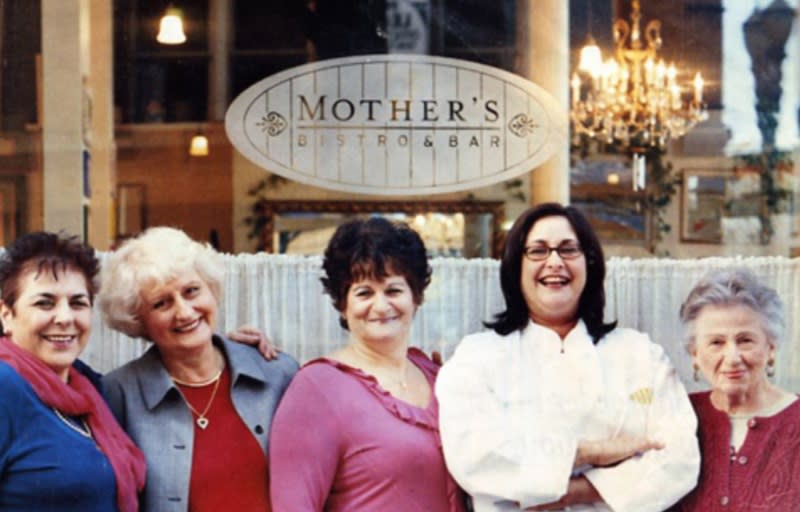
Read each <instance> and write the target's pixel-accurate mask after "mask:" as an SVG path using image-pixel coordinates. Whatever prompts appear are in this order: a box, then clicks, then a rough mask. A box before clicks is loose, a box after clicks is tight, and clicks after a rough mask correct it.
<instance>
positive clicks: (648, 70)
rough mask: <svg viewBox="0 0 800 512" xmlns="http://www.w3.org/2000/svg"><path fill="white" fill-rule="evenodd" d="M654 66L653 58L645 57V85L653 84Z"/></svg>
mask: <svg viewBox="0 0 800 512" xmlns="http://www.w3.org/2000/svg"><path fill="white" fill-rule="evenodd" d="M654 68H655V64H653V59H647V60H646V61H644V78H645V80H646V81H647V85H653V71H654Z"/></svg>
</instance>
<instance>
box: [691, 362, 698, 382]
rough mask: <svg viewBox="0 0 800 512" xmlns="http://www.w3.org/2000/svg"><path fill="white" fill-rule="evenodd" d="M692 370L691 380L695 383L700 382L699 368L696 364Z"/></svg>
mask: <svg viewBox="0 0 800 512" xmlns="http://www.w3.org/2000/svg"><path fill="white" fill-rule="evenodd" d="M692 369H693V370H694V371H693V372H692V379H694V381H695V382H700V367H698V366H697V365H696V364H693V365H692Z"/></svg>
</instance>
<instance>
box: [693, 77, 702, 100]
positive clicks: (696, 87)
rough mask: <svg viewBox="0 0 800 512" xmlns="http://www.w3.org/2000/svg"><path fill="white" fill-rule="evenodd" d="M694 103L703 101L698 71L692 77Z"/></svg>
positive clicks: (700, 78)
mask: <svg viewBox="0 0 800 512" xmlns="http://www.w3.org/2000/svg"><path fill="white" fill-rule="evenodd" d="M694 101H695V102H696V103H700V102H701V101H703V77H702V76H700V72H699V71H698V72H697V73H695V75H694Z"/></svg>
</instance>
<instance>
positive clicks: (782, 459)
mask: <svg viewBox="0 0 800 512" xmlns="http://www.w3.org/2000/svg"><path fill="white" fill-rule="evenodd" d="M690 398H691V401H692V406H693V407H694V410H695V413H696V414H697V421H698V438H699V440H700V451H701V453H702V456H703V459H702V460H703V461H702V466H701V468H700V480H699V482H698V484H697V487H696V488H695V490H694V491H692V492H691V493H689V494H688V495H687V496H686V497H685V498H684V499H683V500H681V501H680V503H678V505H677V506H676V508H675V510H680V511H702V512H714V511H725V512H733V511H736V512H744V511H748V512H752V511H765V512H766V511H769V512H797V511H800V400H797V401H795V402H794V403H792V404H791V405H790V406H789V407H787V408H786V409H784V410H783V411H781V412H779V413H778V414H776V415H774V416H771V417H768V418H761V417H755V418H752V419H751V420H749V422H748V425H747V426H748V432H747V437H746V438H745V441H744V444H742V447H741V448H740V449H739V451H738V452H736V453H734V454H731V442H730V440H731V424H730V419H729V418H728V415H727V414H725V413H724V412H721V411H719V410H717V409H715V408H714V406H713V405H711V398H710V392H708V391H706V392H702V393H692V395H691V396H690Z"/></svg>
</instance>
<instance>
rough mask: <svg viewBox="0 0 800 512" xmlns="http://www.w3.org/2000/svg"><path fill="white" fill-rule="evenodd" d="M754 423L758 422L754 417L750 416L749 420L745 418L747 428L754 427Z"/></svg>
mask: <svg viewBox="0 0 800 512" xmlns="http://www.w3.org/2000/svg"><path fill="white" fill-rule="evenodd" d="M756 425H758V422H757V421H756V419H755V418H750V419H749V420H747V426H748V427H749V428H756Z"/></svg>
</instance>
